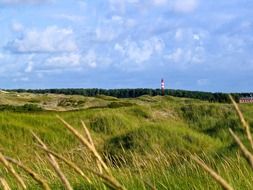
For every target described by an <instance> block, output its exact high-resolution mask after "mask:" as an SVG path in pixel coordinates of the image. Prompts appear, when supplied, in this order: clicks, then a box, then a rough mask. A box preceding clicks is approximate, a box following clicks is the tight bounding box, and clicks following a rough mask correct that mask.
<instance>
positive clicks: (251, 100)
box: [239, 97, 253, 104]
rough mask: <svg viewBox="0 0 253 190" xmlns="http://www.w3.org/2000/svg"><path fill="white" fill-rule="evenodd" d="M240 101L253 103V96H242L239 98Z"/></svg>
mask: <svg viewBox="0 0 253 190" xmlns="http://www.w3.org/2000/svg"><path fill="white" fill-rule="evenodd" d="M239 103H241V104H247V103H253V97H241V98H240V99H239Z"/></svg>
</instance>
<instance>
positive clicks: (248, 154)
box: [229, 129, 253, 169]
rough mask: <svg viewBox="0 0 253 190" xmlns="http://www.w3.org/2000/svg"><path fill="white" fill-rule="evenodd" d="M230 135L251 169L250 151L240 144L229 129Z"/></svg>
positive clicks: (251, 156)
mask: <svg viewBox="0 0 253 190" xmlns="http://www.w3.org/2000/svg"><path fill="white" fill-rule="evenodd" d="M229 132H230V134H231V135H232V136H233V138H234V139H235V142H236V143H237V144H238V146H239V147H240V150H241V151H242V153H243V155H244V157H245V158H246V160H247V161H248V163H249V165H250V166H251V168H252V169H253V155H252V154H251V153H250V151H249V150H248V149H247V148H246V147H245V146H244V144H243V143H242V142H241V140H240V139H239V137H238V136H237V135H236V134H235V133H234V132H233V131H232V129H229Z"/></svg>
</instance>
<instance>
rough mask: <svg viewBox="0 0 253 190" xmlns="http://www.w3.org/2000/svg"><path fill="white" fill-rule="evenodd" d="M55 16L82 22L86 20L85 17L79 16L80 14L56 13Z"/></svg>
mask: <svg viewBox="0 0 253 190" xmlns="http://www.w3.org/2000/svg"><path fill="white" fill-rule="evenodd" d="M53 17H54V18H57V19H63V20H68V21H71V22H82V21H84V17H83V16H79V15H69V14H56V15H54V16H53Z"/></svg>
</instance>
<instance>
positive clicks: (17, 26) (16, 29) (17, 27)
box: [11, 21, 24, 32]
mask: <svg viewBox="0 0 253 190" xmlns="http://www.w3.org/2000/svg"><path fill="white" fill-rule="evenodd" d="M11 28H12V30H13V31H14V32H21V31H23V30H24V26H23V25H22V24H21V23H19V22H16V21H14V22H13V23H12V26H11Z"/></svg>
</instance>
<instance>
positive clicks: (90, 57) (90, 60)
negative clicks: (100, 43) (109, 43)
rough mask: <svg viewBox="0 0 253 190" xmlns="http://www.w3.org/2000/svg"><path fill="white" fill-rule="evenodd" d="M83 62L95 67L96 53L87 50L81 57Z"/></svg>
mask: <svg viewBox="0 0 253 190" xmlns="http://www.w3.org/2000/svg"><path fill="white" fill-rule="evenodd" d="M82 61H83V62H84V64H86V65H88V66H89V67H91V68H96V67H97V55H96V53H95V51H94V50H89V51H88V52H87V54H86V55H85V56H84V57H83V60H82Z"/></svg>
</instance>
